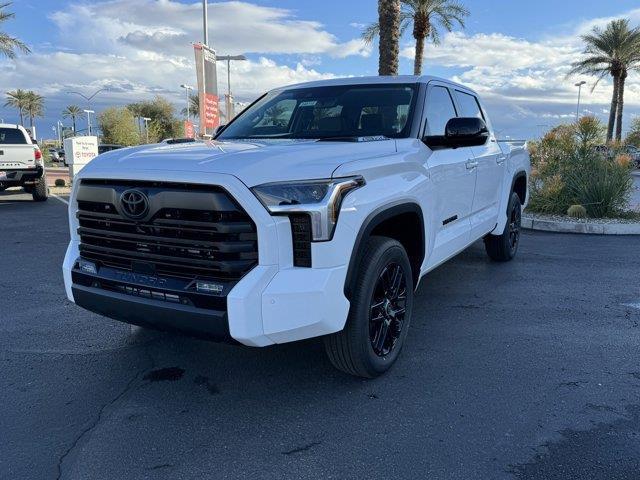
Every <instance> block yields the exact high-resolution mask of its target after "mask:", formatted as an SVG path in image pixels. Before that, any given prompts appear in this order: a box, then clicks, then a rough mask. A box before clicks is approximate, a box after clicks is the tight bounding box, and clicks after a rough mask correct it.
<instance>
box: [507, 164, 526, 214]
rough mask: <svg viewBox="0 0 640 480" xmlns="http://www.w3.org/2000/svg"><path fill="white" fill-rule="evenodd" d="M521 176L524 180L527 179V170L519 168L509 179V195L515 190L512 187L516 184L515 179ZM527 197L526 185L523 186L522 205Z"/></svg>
mask: <svg viewBox="0 0 640 480" xmlns="http://www.w3.org/2000/svg"><path fill="white" fill-rule="evenodd" d="M522 177H524V179H525V181H526V180H527V172H525V171H524V170H519V171H518V172H516V173H515V174H514V175H513V178H512V179H511V189H510V190H509V195H511V194H512V193H513V192H514V191H515V190H514V189H515V186H516V181H518V179H519V178H522ZM528 197H529V187H528V186H527V188H525V190H524V198H523V199H522V205H526V204H527V200H528V199H529V198H528ZM508 208H509V202H507V209H508ZM507 213H508V212H507Z"/></svg>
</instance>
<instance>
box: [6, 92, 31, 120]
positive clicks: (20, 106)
mask: <svg viewBox="0 0 640 480" xmlns="http://www.w3.org/2000/svg"><path fill="white" fill-rule="evenodd" d="M4 106H5V107H11V108H16V109H17V110H18V113H19V115H20V125H24V112H25V109H26V108H27V91H26V90H22V89H20V88H19V89H17V90H13V91H11V92H7V101H6V102H5V104H4Z"/></svg>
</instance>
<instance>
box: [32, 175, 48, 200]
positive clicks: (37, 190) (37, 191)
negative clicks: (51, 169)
mask: <svg viewBox="0 0 640 480" xmlns="http://www.w3.org/2000/svg"><path fill="white" fill-rule="evenodd" d="M31 195H32V196H33V200H34V201H35V202H46V201H47V198H49V187H47V176H46V175H42V178H40V180H38V183H36V184H35V185H34V186H33V190H32V192H31Z"/></svg>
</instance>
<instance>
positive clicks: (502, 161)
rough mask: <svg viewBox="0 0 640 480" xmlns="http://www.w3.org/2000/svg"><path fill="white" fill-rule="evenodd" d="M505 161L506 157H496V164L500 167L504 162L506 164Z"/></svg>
mask: <svg viewBox="0 0 640 480" xmlns="http://www.w3.org/2000/svg"><path fill="white" fill-rule="evenodd" d="M506 161H507V157H505V156H504V155H498V156H497V157H496V163H497V164H498V165H502V164H503V163H504V162H506Z"/></svg>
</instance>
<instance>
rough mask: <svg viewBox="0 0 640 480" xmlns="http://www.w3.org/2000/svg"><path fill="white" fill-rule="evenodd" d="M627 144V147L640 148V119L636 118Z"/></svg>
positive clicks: (626, 141)
mask: <svg viewBox="0 0 640 480" xmlns="http://www.w3.org/2000/svg"><path fill="white" fill-rule="evenodd" d="M625 143H627V145H634V146H636V147H640V117H636V118H634V119H633V121H632V122H631V128H630V129H629V134H628V135H627V139H626V140H625Z"/></svg>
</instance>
